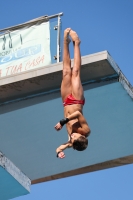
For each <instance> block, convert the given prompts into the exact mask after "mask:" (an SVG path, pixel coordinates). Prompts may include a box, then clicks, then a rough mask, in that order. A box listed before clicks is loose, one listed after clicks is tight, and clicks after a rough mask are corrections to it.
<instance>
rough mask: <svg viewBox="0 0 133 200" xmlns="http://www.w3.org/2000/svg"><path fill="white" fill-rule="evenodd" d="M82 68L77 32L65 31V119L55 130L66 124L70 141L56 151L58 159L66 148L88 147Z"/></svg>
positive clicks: (81, 148) (62, 89) (62, 90)
mask: <svg viewBox="0 0 133 200" xmlns="http://www.w3.org/2000/svg"><path fill="white" fill-rule="evenodd" d="M70 37H71V39H72V41H73V47H74V65H73V68H71V59H70V54H69V43H70V41H71V40H70ZM80 68H81V54H80V39H79V37H78V35H77V33H76V32H75V31H73V30H71V29H70V28H67V29H66V30H65V31H64V51H63V79H62V83H61V96H62V101H63V106H64V116H65V119H62V120H60V122H58V123H57V124H56V126H55V129H56V130H57V131H59V130H61V128H62V127H63V125H64V124H66V129H67V132H68V136H69V140H68V142H67V143H65V144H62V145H61V146H59V147H58V148H57V149H56V153H57V157H59V158H64V157H65V154H64V152H63V150H64V149H66V148H69V147H73V149H76V150H78V151H83V150H85V149H86V148H87V145H88V139H87V137H88V136H89V134H90V128H89V126H88V124H87V121H86V119H85V118H84V116H83V113H82V109H83V105H84V103H85V98H84V91H83V87H82V84H81V80H80Z"/></svg>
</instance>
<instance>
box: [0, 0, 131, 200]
mask: <svg viewBox="0 0 133 200" xmlns="http://www.w3.org/2000/svg"><path fill="white" fill-rule="evenodd" d="M0 4H1V12H0V29H2V28H5V27H9V26H13V25H17V24H20V23H23V22H26V21H28V20H31V19H34V18H37V17H39V16H42V15H54V14H57V13H60V12H63V13H64V15H63V16H62V31H63V30H64V29H65V28H67V27H71V28H72V29H73V30H75V31H76V32H77V33H78V35H79V37H80V39H81V41H82V43H81V54H82V56H84V55H88V54H92V53H96V52H100V51H103V50H108V51H109V53H110V54H111V56H112V57H113V59H114V60H115V61H116V63H117V64H118V66H119V67H120V68H121V70H122V72H123V73H124V75H125V76H126V77H127V79H128V80H129V82H130V83H131V84H132V85H133V1H132V0H128V1H127V0H121V1H120V0H119V1H118V0H117V1H116V0H112V1H108V0H101V1H100V0H82V1H80V0H78V1H74V0H73V1H72V0H71V1H70V0H68V1H65V0H57V1H55V0H48V1H45V0H32V1H31V0H28V1H20V0H18V1H15V0H12V1H8V2H7V1H2V2H1V3H0ZM71 57H72V58H73V52H71ZM132 191H133V165H132V164H131V165H127V166H123V167H117V168H112V169H108V170H102V171H98V172H93V173H88V174H84V175H79V176H75V177H70V178H65V179H60V180H56V181H50V182H46V183H42V184H37V185H33V186H31V194H29V195H27V196H22V197H18V198H16V200H44V199H46V200H53V199H59V200H60V199H63V200H66V199H67V200H68V199H69V200H72V199H77V200H78V199H91V200H104V199H108V200H112V199H113V200H119V199H121V200H125V199H128V200H130V199H132V198H133V192H132Z"/></svg>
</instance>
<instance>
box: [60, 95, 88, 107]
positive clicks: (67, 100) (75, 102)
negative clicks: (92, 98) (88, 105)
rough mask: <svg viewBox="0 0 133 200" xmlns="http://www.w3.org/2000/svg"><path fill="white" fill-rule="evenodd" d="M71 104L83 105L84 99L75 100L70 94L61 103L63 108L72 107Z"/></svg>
mask: <svg viewBox="0 0 133 200" xmlns="http://www.w3.org/2000/svg"><path fill="white" fill-rule="evenodd" d="M72 104H82V105H84V104H85V99H84V100H77V99H75V98H74V97H73V96H72V94H70V95H69V96H68V97H67V98H66V99H65V101H64V102H63V106H67V105H72Z"/></svg>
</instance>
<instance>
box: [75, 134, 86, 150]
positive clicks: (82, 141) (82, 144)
mask: <svg viewBox="0 0 133 200" xmlns="http://www.w3.org/2000/svg"><path fill="white" fill-rule="evenodd" d="M87 146H88V139H87V138H85V137H83V136H80V137H79V138H78V139H77V140H74V142H73V149H76V150H77V151H83V150H85V149H86V148H87Z"/></svg>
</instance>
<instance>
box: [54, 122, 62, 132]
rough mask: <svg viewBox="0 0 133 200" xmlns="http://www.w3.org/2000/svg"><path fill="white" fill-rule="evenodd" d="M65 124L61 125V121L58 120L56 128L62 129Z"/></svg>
mask: <svg viewBox="0 0 133 200" xmlns="http://www.w3.org/2000/svg"><path fill="white" fill-rule="evenodd" d="M62 127H63V126H61V124H60V122H58V123H57V124H56V125H55V129H56V130H57V131H59V130H61V129H62Z"/></svg>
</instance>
